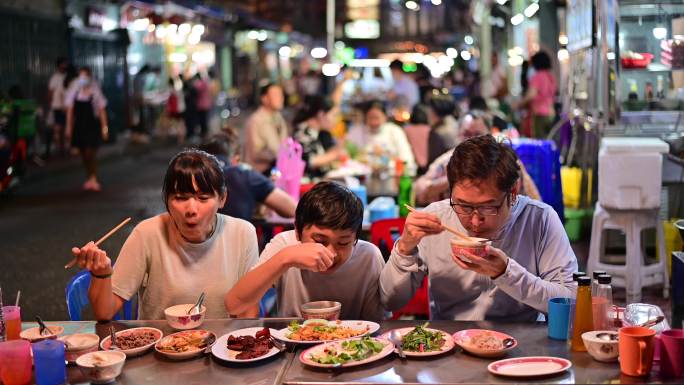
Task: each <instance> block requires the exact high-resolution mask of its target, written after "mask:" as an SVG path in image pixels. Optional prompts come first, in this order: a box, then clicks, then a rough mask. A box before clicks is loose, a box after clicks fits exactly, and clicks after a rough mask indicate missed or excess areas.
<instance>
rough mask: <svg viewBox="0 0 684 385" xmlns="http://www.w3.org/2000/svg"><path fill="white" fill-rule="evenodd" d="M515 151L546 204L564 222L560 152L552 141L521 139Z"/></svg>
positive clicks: (516, 142) (514, 147) (516, 144)
mask: <svg viewBox="0 0 684 385" xmlns="http://www.w3.org/2000/svg"><path fill="white" fill-rule="evenodd" d="M513 149H514V150H515V152H516V154H518V157H519V158H520V160H521V161H522V163H523V164H524V165H525V168H526V169H527V173H528V174H530V177H532V180H534V183H535V184H536V185H537V189H538V190H539V194H541V197H542V200H543V201H544V203H546V204H548V205H549V206H551V207H553V209H554V210H556V212H557V213H558V216H559V217H560V219H561V221H564V219H565V218H564V207H563V189H562V186H561V177H560V169H561V164H560V152H559V150H558V148H557V146H556V144H555V143H554V142H553V141H551V140H537V139H520V140H517V141H515V142H513Z"/></svg>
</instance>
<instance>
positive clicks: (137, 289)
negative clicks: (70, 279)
mask: <svg viewBox="0 0 684 385" xmlns="http://www.w3.org/2000/svg"><path fill="white" fill-rule="evenodd" d="M162 193H163V199H164V204H165V205H166V210H167V212H165V213H162V214H159V215H157V216H154V217H152V218H149V219H146V220H144V221H142V222H140V223H139V224H138V225H137V226H136V227H135V228H134V229H133V232H132V233H131V234H130V236H129V237H128V239H126V242H125V243H124V245H123V247H122V248H121V252H120V253H119V257H118V258H117V260H116V265H115V266H114V267H113V268H112V262H111V260H110V258H109V257H108V256H107V253H106V252H105V251H104V250H102V249H100V248H99V247H97V246H95V244H94V243H93V242H90V243H88V244H87V245H86V246H85V247H83V248H78V247H74V248H73V249H72V252H73V254H74V255H75V256H76V257H77V261H78V265H79V266H80V267H81V268H85V269H88V270H89V271H90V273H91V276H92V279H91V281H90V288H89V290H88V297H89V298H90V302H91V304H92V307H93V310H94V312H95V317H96V318H97V319H98V320H109V319H111V318H112V317H113V316H114V314H116V313H117V312H118V311H119V310H120V309H121V306H122V305H123V303H124V302H125V301H128V300H130V299H131V297H133V296H134V295H135V294H136V293H138V318H139V319H148V320H155V319H164V309H166V308H167V307H170V306H173V305H179V304H186V303H194V302H195V301H196V300H197V298H198V297H199V295H200V293H202V292H205V293H206V300H205V302H204V304H205V306H206V308H207V312H206V317H207V318H226V316H227V315H228V313H227V312H226V310H225V307H224V305H223V296H224V295H225V294H226V293H227V292H228V290H229V289H230V288H231V287H232V286H233V284H235V282H237V281H238V279H240V277H242V276H243V275H244V274H245V273H246V272H248V271H249V269H250V268H251V267H252V266H254V265H255V264H256V262H257V260H258V256H259V250H258V247H257V238H256V233H255V230H254V226H252V225H251V224H250V223H249V222H246V221H244V220H241V219H237V218H232V217H229V216H227V215H223V214H218V213H217V212H218V209H219V208H220V207H221V206H223V204H224V202H225V200H226V194H227V192H226V187H225V183H224V179H223V173H222V172H221V167H220V165H219V162H218V160H217V159H216V158H215V157H214V156H212V155H209V154H207V153H206V152H204V151H199V150H185V151H182V152H180V153H179V154H177V155H176V156H175V157H174V158H173V159H172V160H171V162H170V163H169V166H168V168H167V170H166V175H165V177H164V184H163V187H162ZM257 314H258V307H257V306H256V305H255V306H245V307H244V308H243V309H242V311H241V313H239V314H238V315H240V316H256V315H257Z"/></svg>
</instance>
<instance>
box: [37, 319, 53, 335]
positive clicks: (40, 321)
mask: <svg viewBox="0 0 684 385" xmlns="http://www.w3.org/2000/svg"><path fill="white" fill-rule="evenodd" d="M36 322H38V326H39V327H40V329H39V330H40V331H39V334H40V335H41V336H49V335H52V334H54V333H53V332H52V330H50V328H49V327H47V325H45V322H43V319H42V318H40V317H39V316H36Z"/></svg>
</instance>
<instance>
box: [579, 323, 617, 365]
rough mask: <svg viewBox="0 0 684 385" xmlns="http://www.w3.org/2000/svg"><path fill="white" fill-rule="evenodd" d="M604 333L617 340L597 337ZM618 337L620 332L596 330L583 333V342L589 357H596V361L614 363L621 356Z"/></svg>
mask: <svg viewBox="0 0 684 385" xmlns="http://www.w3.org/2000/svg"><path fill="white" fill-rule="evenodd" d="M602 333H606V334H610V335H614V336H616V338H615V339H614V340H605V339H602V338H598V337H597V335H599V334H602ZM617 336H618V332H616V331H614V330H594V331H591V332H586V333H582V341H584V346H585V347H586V348H587V352H589V355H591V356H592V357H594V359H595V360H596V361H601V362H613V361H615V360H617V358H618V356H619V355H620V349H619V341H618V339H617Z"/></svg>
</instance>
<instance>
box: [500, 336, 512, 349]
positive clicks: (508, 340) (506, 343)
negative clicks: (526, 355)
mask: <svg viewBox="0 0 684 385" xmlns="http://www.w3.org/2000/svg"><path fill="white" fill-rule="evenodd" d="M501 342H502V344H503V348H504V349H508V348H510V347H511V346H513V345H515V340H514V339H513V338H505V339H504V340H503V341H501Z"/></svg>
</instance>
